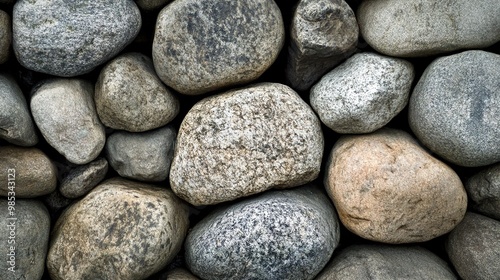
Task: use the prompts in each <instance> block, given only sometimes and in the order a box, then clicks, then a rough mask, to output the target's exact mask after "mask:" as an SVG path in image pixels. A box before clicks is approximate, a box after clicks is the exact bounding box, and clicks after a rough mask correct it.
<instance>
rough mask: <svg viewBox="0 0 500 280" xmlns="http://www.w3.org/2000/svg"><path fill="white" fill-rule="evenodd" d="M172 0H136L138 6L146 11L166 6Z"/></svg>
mask: <svg viewBox="0 0 500 280" xmlns="http://www.w3.org/2000/svg"><path fill="white" fill-rule="evenodd" d="M168 2H171V0H135V3H137V6H139V8H141V9H142V10H145V11H154V10H158V9H160V8H162V7H164V6H165V5H166V4H167V3H168Z"/></svg>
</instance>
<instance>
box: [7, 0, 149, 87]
mask: <svg viewBox="0 0 500 280" xmlns="http://www.w3.org/2000/svg"><path fill="white" fill-rule="evenodd" d="M140 28H141V14H140V11H139V8H138V7H137V5H136V4H135V3H134V1H132V0H105V1H104V0H98V1H66V0H36V1H31V0H18V1H17V2H16V4H15V5H14V11H13V42H14V44H13V45H14V52H15V54H16V56H17V59H18V61H19V63H21V65H22V66H24V67H26V68H28V69H30V70H33V71H37V72H42V73H46V74H50V75H55V76H62V77H73V76H78V75H82V74H85V73H88V72H90V71H92V70H93V69H94V68H96V67H97V66H99V65H100V64H102V63H104V62H106V61H108V60H109V59H111V58H112V57H114V56H115V55H116V54H118V53H119V52H120V51H121V50H122V49H123V48H125V46H127V45H128V44H129V43H130V42H132V40H133V39H134V38H135V37H136V36H137V34H138V33H139V30H140Z"/></svg>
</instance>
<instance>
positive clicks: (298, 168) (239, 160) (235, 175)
mask: <svg viewBox="0 0 500 280" xmlns="http://www.w3.org/2000/svg"><path fill="white" fill-rule="evenodd" d="M322 156H323V134H322V132H321V125H320V122H319V120H318V118H317V117H316V115H315V114H314V112H313V111H312V110H311V108H310V107H309V106H308V105H307V104H306V103H305V102H304V101H303V100H302V99H301V98H300V97H299V95H298V94H297V93H296V92H294V91H293V90H292V89H291V88H289V87H287V86H285V85H281V84H274V83H264V84H257V85H253V86H249V87H247V88H243V89H238V90H232V91H228V92H226V93H223V94H220V95H216V96H212V97H208V98H205V99H203V100H201V101H200V102H198V103H197V104H195V105H194V106H193V107H192V108H191V110H190V111H189V112H188V113H187V115H186V116H185V118H184V120H183V122H182V124H181V127H180V129H179V135H178V137H177V144H176V148H175V153H174V160H173V162H172V168H171V170H170V185H171V186H172V190H173V191H174V192H175V194H176V195H178V196H179V197H181V198H182V199H184V200H186V201H188V202H189V203H191V204H193V205H207V204H216V203H219V202H223V201H230V200H234V199H236V198H239V197H244V196H249V195H252V194H255V193H259V192H263V191H266V190H269V189H272V188H290V187H295V186H300V185H303V184H305V183H307V182H310V181H312V180H314V179H315V178H317V176H318V174H319V171H320V167H321V159H322Z"/></svg>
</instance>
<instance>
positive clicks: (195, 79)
mask: <svg viewBox="0 0 500 280" xmlns="http://www.w3.org/2000/svg"><path fill="white" fill-rule="evenodd" d="M284 39H285V30H284V26H283V19H282V18H281V12H280V10H279V8H278V6H277V5H276V3H275V2H274V1H272V0H207V1H197V0H177V1H174V2H172V3H171V4H169V5H168V6H166V7H165V8H164V9H163V10H162V11H161V12H160V14H159V15H158V20H157V23H156V31H155V34H154V41H153V61H154V66H155V69H156V72H157V73H158V76H159V77H160V78H161V79H162V81H163V82H165V84H167V85H168V86H170V87H172V88H174V89H175V90H176V91H178V92H180V93H183V94H190V95H194V94H203V93H206V92H209V91H213V90H218V89H221V88H225V87H229V86H232V85H238V84H244V83H248V82H250V81H253V80H255V79H257V78H258V77H259V76H260V75H261V74H262V73H264V71H265V70H266V69H268V68H269V66H271V64H273V62H274V61H275V60H276V58H277V57H278V54H279V52H280V50H281V48H282V46H283V44H284Z"/></svg>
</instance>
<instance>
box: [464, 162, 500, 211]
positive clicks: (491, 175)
mask: <svg viewBox="0 0 500 280" xmlns="http://www.w3.org/2000/svg"><path fill="white" fill-rule="evenodd" d="M465 190H466V191H467V194H468V195H469V200H470V204H471V207H472V209H474V210H475V211H477V212H479V213H481V214H483V215H486V216H488V217H490V218H493V219H496V220H498V221H500V164H496V165H493V166H490V167H488V168H486V169H484V170H482V171H480V172H478V173H477V174H475V175H474V176H472V177H471V178H469V180H467V182H466V183H465Z"/></svg>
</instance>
